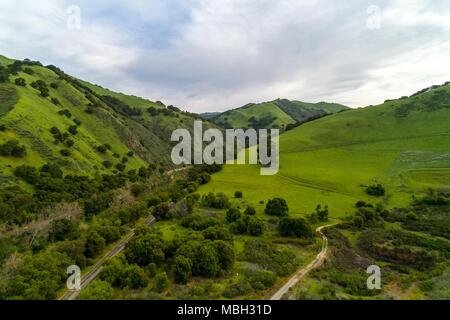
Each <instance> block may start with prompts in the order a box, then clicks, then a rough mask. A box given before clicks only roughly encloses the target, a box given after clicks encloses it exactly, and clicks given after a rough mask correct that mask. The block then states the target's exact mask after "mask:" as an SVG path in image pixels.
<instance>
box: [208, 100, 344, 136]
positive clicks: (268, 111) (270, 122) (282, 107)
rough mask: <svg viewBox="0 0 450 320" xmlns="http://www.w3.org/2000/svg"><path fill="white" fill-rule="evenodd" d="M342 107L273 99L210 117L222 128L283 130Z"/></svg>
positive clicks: (334, 111)
mask: <svg viewBox="0 0 450 320" xmlns="http://www.w3.org/2000/svg"><path fill="white" fill-rule="evenodd" d="M346 109H348V108H347V107H345V106H343V105H340V104H334V103H326V102H319V103H306V102H301V101H290V100H287V99H277V100H274V101H270V102H264V103H258V104H254V103H250V104H247V105H245V106H243V107H241V108H237V109H233V110H229V111H226V112H224V113H222V114H219V115H215V116H214V117H212V118H211V117H210V119H211V120H212V121H214V122H216V123H217V124H219V125H221V126H223V127H226V128H256V129H258V128H280V129H285V128H288V126H289V125H291V126H292V125H294V124H296V123H302V122H306V121H308V120H311V119H315V118H319V117H322V116H324V115H327V114H331V113H336V112H339V111H341V110H346Z"/></svg>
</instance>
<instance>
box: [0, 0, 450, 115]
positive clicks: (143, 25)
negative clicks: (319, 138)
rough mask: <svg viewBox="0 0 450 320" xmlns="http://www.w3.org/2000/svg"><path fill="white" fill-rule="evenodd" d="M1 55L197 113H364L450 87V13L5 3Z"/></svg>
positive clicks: (422, 0) (317, 0) (222, 2)
mask: <svg viewBox="0 0 450 320" xmlns="http://www.w3.org/2000/svg"><path fill="white" fill-rule="evenodd" d="M78 13H79V15H78ZM78 17H79V18H80V19H78ZM0 54H3V55H6V56H9V57H12V58H17V59H19V58H20V59H22V58H31V59H34V60H40V61H42V62H43V63H44V64H54V65H57V66H59V67H60V68H62V69H63V70H65V71H66V72H67V73H70V74H72V75H75V76H77V77H80V78H82V79H85V80H89V81H91V82H93V83H98V84H101V85H102V86H105V87H108V88H111V89H114V90H118V91H122V92H125V93H129V94H136V95H140V96H144V97H147V98H150V99H153V100H162V101H164V102H165V103H168V104H175V105H177V106H181V107H182V108H183V109H186V110H190V111H194V112H203V111H220V110H224V109H228V108H232V107H238V106H241V105H243V104H246V103H248V102H259V101H267V100H273V99H276V98H278V97H280V98H289V99H298V100H303V101H311V102H315V101H322V100H325V101H333V102H340V103H343V104H347V105H350V106H352V107H358V106H365V105H369V104H376V103H380V102H382V101H384V100H385V99H387V98H397V97H400V96H402V95H409V94H411V93H413V92H415V91H417V90H419V89H422V88H424V87H427V86H430V85H432V84H440V83H443V82H445V81H450V5H449V4H448V0H429V1H426V0H391V1H388V0H368V1H366V0H346V1H336V0H209V1H206V0H159V1H156V0H129V1H122V0H120V1H119V0H109V1H107V0H89V1H87V0H86V1H85V0H83V1H76V0H70V1H65V0H47V1H32V0H29V1H28V0H1V1H0Z"/></svg>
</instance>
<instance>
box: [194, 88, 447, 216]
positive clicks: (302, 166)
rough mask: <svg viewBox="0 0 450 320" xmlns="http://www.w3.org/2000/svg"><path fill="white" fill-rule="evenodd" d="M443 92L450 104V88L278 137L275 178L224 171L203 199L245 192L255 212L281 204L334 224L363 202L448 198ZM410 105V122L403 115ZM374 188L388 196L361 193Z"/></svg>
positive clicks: (239, 169) (253, 170) (254, 171)
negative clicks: (442, 194)
mask: <svg viewBox="0 0 450 320" xmlns="http://www.w3.org/2000/svg"><path fill="white" fill-rule="evenodd" d="M443 92H444V93H445V96H446V97H450V86H448V85H447V86H446V87H443V88H439V89H435V90H432V91H429V92H427V93H424V94H422V95H419V96H417V97H414V98H409V99H404V100H397V101H392V102H388V103H385V104H382V105H379V106H374V107H368V108H363V109H357V110H350V111H346V112H342V113H338V114H334V115H330V116H328V117H325V118H322V119H319V120H315V121H312V122H309V123H306V124H304V125H302V126H300V127H298V128H296V129H295V130H292V131H288V132H286V133H284V134H283V135H282V136H281V137H280V171H279V173H278V174H277V175H275V176H261V175H260V174H259V167H258V166H250V165H226V166H224V169H223V170H222V172H219V173H217V174H215V175H214V176H213V178H212V181H211V182H210V183H209V184H208V185H206V186H203V187H201V188H200V190H199V191H200V193H204V192H208V191H214V192H220V191H223V192H225V193H226V194H227V195H229V196H232V195H233V194H234V191H236V190H240V191H242V192H243V193H244V197H245V199H246V200H247V201H249V202H252V203H254V204H258V203H259V201H260V200H263V201H266V200H267V199H269V198H273V197H283V198H285V199H286V200H287V202H288V204H289V207H290V211H291V213H292V214H294V215H296V214H305V213H310V212H312V211H313V210H314V208H315V206H316V205H317V204H322V205H325V204H326V205H328V206H329V207H330V215H331V217H335V218H339V217H343V216H345V215H347V214H348V213H350V212H352V211H353V205H354V203H355V202H356V201H358V200H366V201H371V202H382V203H384V204H386V205H388V206H391V207H394V206H403V205H406V204H408V203H409V200H410V199H411V195H412V194H414V193H417V192H422V191H425V190H426V189H427V188H429V187H433V188H436V189H445V190H450V183H449V181H450V179H448V177H449V169H450V153H449V152H450V139H449V137H450V127H449V125H448V124H449V123H450V109H449V108H448V107H447V105H446V102H444V103H442V94H443ZM438 95H440V100H438V101H437V102H436V103H433V102H434V101H435V100H436V97H437V96H438ZM411 103H413V107H411V108H410V109H411V110H409V111H408V114H407V115H406V116H403V115H401V114H400V115H399V111H398V109H400V110H401V109H402V108H405V107H404V106H405V105H408V104H411ZM449 105H450V104H449ZM424 106H428V107H424ZM430 106H431V107H430ZM373 183H382V184H383V185H385V186H386V188H387V195H386V196H385V197H383V198H373V197H369V196H367V195H366V194H365V188H364V187H363V186H362V185H370V184H373ZM260 206H261V205H260Z"/></svg>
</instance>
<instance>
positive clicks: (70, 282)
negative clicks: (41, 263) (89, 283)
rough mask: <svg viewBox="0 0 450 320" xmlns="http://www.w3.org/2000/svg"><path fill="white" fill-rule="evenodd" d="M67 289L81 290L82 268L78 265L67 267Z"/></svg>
mask: <svg viewBox="0 0 450 320" xmlns="http://www.w3.org/2000/svg"><path fill="white" fill-rule="evenodd" d="M67 274H68V275H69V277H68V278H67V282H66V285H67V289H69V290H81V270H80V267H79V266H77V265H71V266H68V267H67Z"/></svg>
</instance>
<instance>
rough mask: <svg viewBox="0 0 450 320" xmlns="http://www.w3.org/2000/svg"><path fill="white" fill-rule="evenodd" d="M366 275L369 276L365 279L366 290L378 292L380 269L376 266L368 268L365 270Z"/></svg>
mask: <svg viewBox="0 0 450 320" xmlns="http://www.w3.org/2000/svg"><path fill="white" fill-rule="evenodd" d="M366 273H367V274H371V275H370V276H369V277H368V278H367V289H369V290H375V289H377V290H380V289H381V269H380V267H379V266H377V265H372V266H369V267H368V268H367V270H366Z"/></svg>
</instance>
